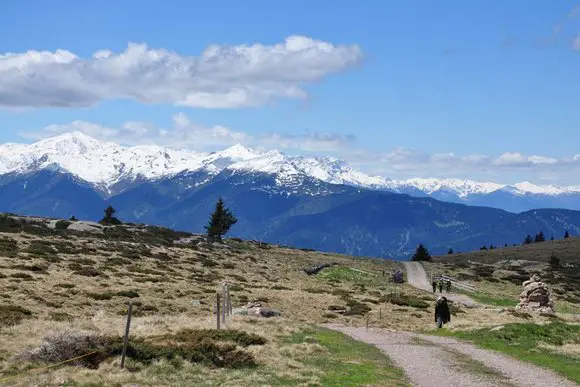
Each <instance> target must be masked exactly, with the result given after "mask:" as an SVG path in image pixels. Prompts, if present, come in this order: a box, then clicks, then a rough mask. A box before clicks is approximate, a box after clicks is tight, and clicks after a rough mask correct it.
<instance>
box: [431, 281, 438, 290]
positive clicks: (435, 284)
mask: <svg viewBox="0 0 580 387" xmlns="http://www.w3.org/2000/svg"><path fill="white" fill-rule="evenodd" d="M431 285H433V293H437V281H436V280H433V282H432V283H431Z"/></svg>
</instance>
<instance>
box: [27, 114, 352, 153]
mask: <svg viewBox="0 0 580 387" xmlns="http://www.w3.org/2000/svg"><path fill="white" fill-rule="evenodd" d="M172 120H173V125H172V127H171V128H160V127H157V126H155V125H152V124H149V123H145V122H138V121H128V122H125V123H124V124H122V125H121V126H120V127H118V128H110V127H106V126H102V125H99V124H94V123H91V122H86V121H73V122H70V123H67V124H62V125H49V126H47V127H45V128H43V129H42V130H40V131H28V132H22V133H20V135H21V136H22V137H24V138H27V139H30V140H40V139H43V138H47V137H52V136H56V135H59V134H63V133H69V132H75V131H78V132H82V133H85V134H87V135H89V136H91V137H94V138H97V139H100V140H106V141H114V142H117V143H120V144H122V145H148V144H155V145H160V146H166V147H172V148H190V149H194V150H211V151H215V150H217V149H218V148H221V147H225V146H230V145H234V144H246V145H250V146H254V147H263V148H270V149H271V148H279V149H297V150H303V151H319V152H336V151H339V150H341V149H345V148H347V147H348V146H350V145H352V144H353V143H354V142H355V141H356V139H355V137H354V136H352V135H340V134H334V133H315V132H314V133H306V134H304V135H287V134H278V133H268V134H264V135H257V136H252V135H250V134H248V133H246V132H240V131H235V130H232V129H229V128H226V127H224V126H219V125H216V126H212V127H207V126H203V125H199V124H196V123H193V122H191V121H190V120H189V118H188V117H187V115H186V114H184V113H178V114H176V115H174V116H173V117H172Z"/></svg>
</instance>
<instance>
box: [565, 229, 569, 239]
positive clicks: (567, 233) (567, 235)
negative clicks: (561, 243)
mask: <svg viewBox="0 0 580 387" xmlns="http://www.w3.org/2000/svg"><path fill="white" fill-rule="evenodd" d="M568 238H570V233H569V232H568V230H566V233H565V234H564V239H568Z"/></svg>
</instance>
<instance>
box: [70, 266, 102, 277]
mask: <svg viewBox="0 0 580 387" xmlns="http://www.w3.org/2000/svg"><path fill="white" fill-rule="evenodd" d="M73 274H76V275H82V276H84V277H98V276H101V275H103V273H101V272H100V271H98V270H97V269H95V268H94V267H89V266H82V267H79V268H77V269H75V270H74V271H73Z"/></svg>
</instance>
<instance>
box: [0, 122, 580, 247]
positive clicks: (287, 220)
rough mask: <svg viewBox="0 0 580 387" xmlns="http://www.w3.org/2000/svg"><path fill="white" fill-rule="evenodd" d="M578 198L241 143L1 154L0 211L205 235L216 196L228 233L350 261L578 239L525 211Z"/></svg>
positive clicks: (578, 229)
mask: <svg viewBox="0 0 580 387" xmlns="http://www.w3.org/2000/svg"><path fill="white" fill-rule="evenodd" d="M575 192H577V190H575V189H573V188H563V187H554V186H547V187H543V186H536V185H533V184H530V183H519V184H515V185H513V186H505V185H501V184H494V183H480V182H473V181H468V180H467V181H463V180H450V179H448V180H437V179H410V180H404V181H395V180H389V179H387V178H384V177H376V176H369V175H367V174H364V173H362V172H359V171H357V170H355V169H353V168H352V167H351V166H349V165H348V164H346V163H345V162H342V161H340V160H336V159H334V158H331V157H304V156H292V155H285V154H283V153H281V152H278V151H276V150H270V151H258V150H254V149H249V148H246V147H244V146H241V145H235V146H232V147H230V148H227V149H225V150H223V151H220V152H214V153H199V152H191V151H188V150H175V149H165V148H162V147H158V146H136V147H123V146H119V145H117V144H115V143H110V142H102V141H97V140H95V139H93V138H91V137H89V136H86V135H84V134H81V133H69V134H64V135H61V136H58V137H53V138H49V139H46V140H42V141H39V142H37V143H35V144H31V145H22V144H5V145H2V146H0V212H10V213H18V214H24V215H40V216H49V217H55V218H67V219H68V218H70V217H71V216H73V215H74V216H75V217H76V218H78V219H88V220H99V219H101V218H102V216H103V209H104V208H106V206H108V205H112V206H113V207H115V208H116V209H117V215H118V216H119V217H120V219H122V220H124V221H126V222H137V223H147V224H157V225H163V226H167V227H171V228H175V229H180V230H187V231H193V232H203V230H204V226H205V224H206V222H207V218H208V216H209V214H210V213H211V211H212V209H213V206H214V205H215V201H216V198H217V197H219V196H221V197H223V198H224V200H225V201H226V202H227V203H228V206H229V207H230V208H231V209H232V211H233V212H234V213H235V214H236V217H237V218H238V223H236V227H235V228H234V229H233V230H232V236H238V237H243V238H250V239H256V240H263V241H268V242H273V243H280V244H284V245H289V246H297V247H308V248H315V249H318V250H322V251H329V252H338V253H347V254H354V255H371V256H381V257H394V258H399V257H405V256H407V255H408V254H410V253H412V252H413V251H414V249H415V247H416V246H417V245H418V244H419V243H424V244H426V245H428V246H429V250H430V251H431V252H432V253H434V254H441V253H445V252H447V251H448V249H449V248H453V249H454V250H461V251H465V250H470V249H477V248H479V247H480V246H482V245H484V244H490V243H492V244H494V245H505V244H513V243H521V241H522V239H523V238H524V237H525V235H527V234H532V235H533V234H534V233H537V232H539V231H543V232H544V234H546V235H554V236H555V237H556V238H558V237H562V236H563V235H564V233H565V232H566V231H569V233H571V234H572V235H579V234H580V211H570V210H561V209H544V210H537V211H536V210H534V211H526V212H523V211H524V210H525V209H531V208H541V207H568V208H580V195H578V194H575ZM398 193H406V194H407V195H401V194H398ZM421 196H423V197H421ZM425 196H428V197H425ZM433 199H438V200H433ZM453 202H456V203H453ZM457 202H459V203H462V204H472V205H460V204H457ZM473 204H477V205H478V206H473ZM489 207H498V208H503V209H507V210H511V211H512V212H521V213H510V212H507V211H502V210H501V209H498V208H489Z"/></svg>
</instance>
